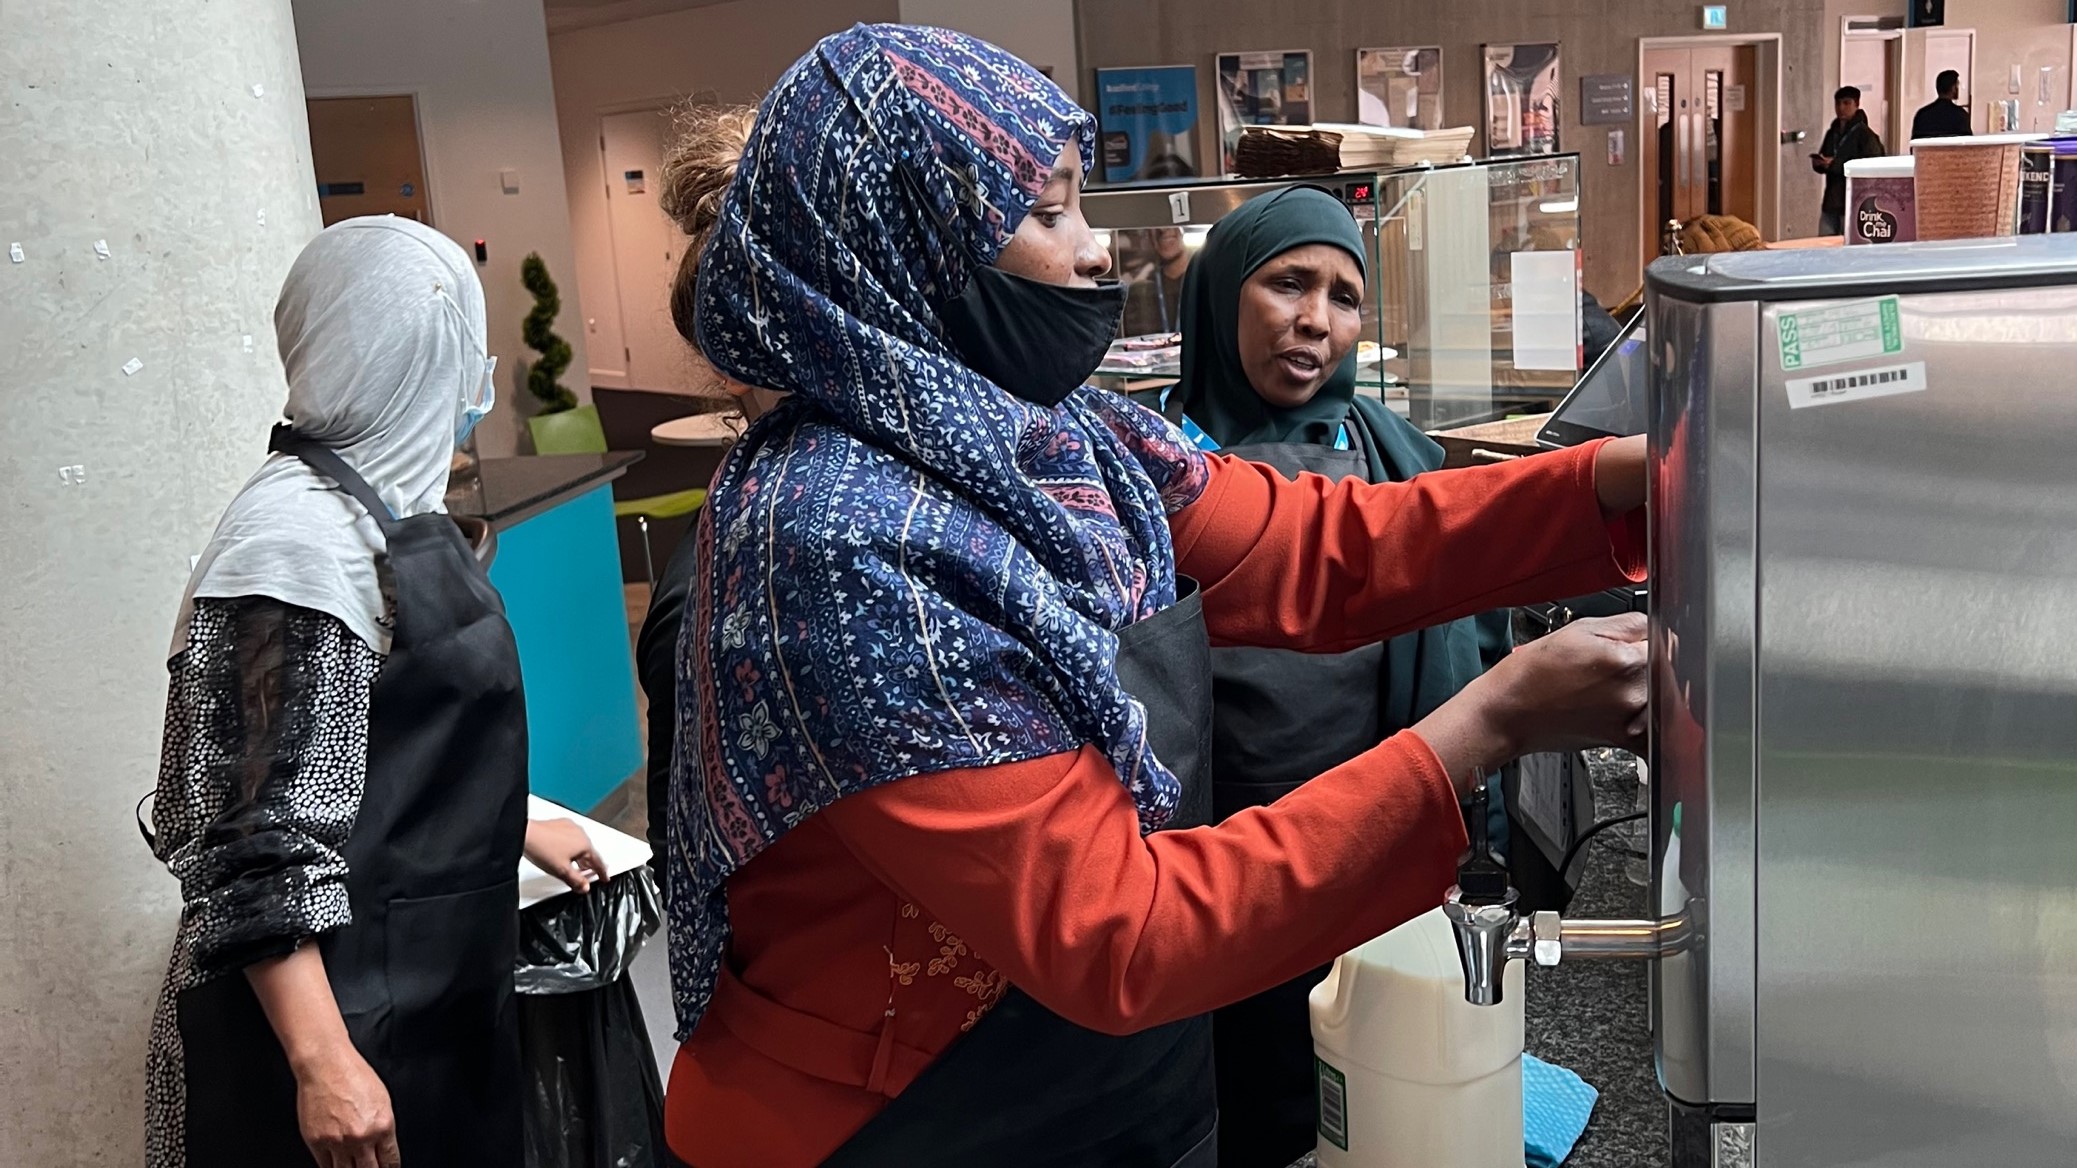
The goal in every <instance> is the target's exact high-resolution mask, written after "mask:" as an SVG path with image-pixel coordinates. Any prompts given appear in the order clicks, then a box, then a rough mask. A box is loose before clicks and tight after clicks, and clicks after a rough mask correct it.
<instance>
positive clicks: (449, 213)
mask: <svg viewBox="0 0 2077 1168" xmlns="http://www.w3.org/2000/svg"><path fill="white" fill-rule="evenodd" d="M295 13H296V39H297V44H298V47H299V49H300V51H301V54H302V62H303V75H304V78H305V80H306V82H307V84H308V86H309V90H310V93H311V94H312V95H314V96H320V97H326V96H348V95H355V94H375V93H382V94H387V93H411V94H415V95H416V96H417V98H418V120H419V129H420V133H421V138H422V141H423V143H424V147H425V155H426V185H427V187H428V188H429V190H430V191H431V194H432V197H433V226H435V227H437V228H439V229H440V230H441V231H442V232H444V233H445V234H447V235H448V236H450V237H452V238H453V239H455V240H457V241H459V242H460V243H461V244H462V246H464V247H470V246H472V245H473V244H474V242H475V241H476V240H477V239H479V238H480V239H483V240H486V241H488V244H489V248H490V253H489V254H490V262H489V263H487V264H485V265H483V266H481V267H479V268H478V269H477V274H478V275H480V276H481V277H482V278H483V291H484V304H485V308H486V311H487V313H488V315H489V323H490V351H491V353H492V354H493V355H495V356H496V357H497V358H498V403H499V408H498V409H497V410H496V411H494V412H493V413H492V414H491V415H490V417H488V418H486V419H484V422H483V425H482V426H481V427H480V428H479V429H478V430H477V435H478V437H477V447H478V449H479V450H480V451H481V452H482V453H484V454H486V455H499V454H510V453H513V452H514V451H515V450H516V449H517V448H518V445H519V434H520V431H521V430H522V429H524V426H525V423H524V421H523V416H524V414H525V413H528V412H531V406H532V399H531V398H530V397H529V396H528V395H527V392H526V379H525V371H526V368H527V366H528V365H530V364H531V363H532V360H533V358H534V356H535V353H534V351H533V350H531V349H529V348H527V347H526V344H525V342H523V341H522V340H521V339H520V334H519V326H520V322H521V321H522V320H524V319H525V317H526V314H527V312H528V311H529V310H531V309H532V308H533V306H534V299H533V296H532V295H531V294H529V293H528V292H527V290H526V289H525V288H523V287H521V286H520V283H519V264H520V261H521V260H523V259H525V258H526V255H527V253H528V252H534V251H537V252H540V253H541V258H542V259H543V260H544V261H546V263H547V265H548V273H549V275H550V276H551V277H553V278H554V279H555V281H556V283H557V284H558V285H559V287H560V289H561V292H562V301H563V307H562V315H561V316H560V317H558V318H557V327H556V331H557V332H559V333H561V334H562V335H563V337H564V338H565V339H566V340H568V341H569V342H570V347H571V348H572V349H574V350H575V353H574V360H572V361H571V363H570V369H569V372H568V373H567V374H565V375H564V379H563V380H564V383H565V384H567V385H568V386H570V388H572V389H574V390H576V391H577V393H578V395H579V396H580V397H583V396H588V394H589V391H590V387H589V385H588V383H587V381H586V379H585V376H584V370H585V338H584V329H583V327H582V322H583V309H582V304H581V300H582V297H581V295H580V289H579V284H578V281H577V279H576V278H575V277H576V253H575V251H574V250H573V249H572V248H571V246H570V207H569V200H568V198H567V196H566V194H565V192H564V189H563V155H562V146H561V143H560V142H558V141H557V139H556V131H555V96H554V93H553V91H552V90H551V88H550V82H549V71H548V27H547V24H546V20H545V18H544V16H543V15H542V10H541V4H540V0H472V2H471V3H469V4H466V5H463V4H453V3H431V2H428V0H352V2H351V3H346V2H343V0H295ZM508 169H509V170H514V171H517V172H518V178H519V191H518V193H517V194H506V193H505V191H504V189H503V185H502V183H501V181H500V179H499V172H500V171H503V170H508Z"/></svg>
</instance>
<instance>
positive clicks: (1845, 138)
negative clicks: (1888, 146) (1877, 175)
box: [1817, 110, 1889, 215]
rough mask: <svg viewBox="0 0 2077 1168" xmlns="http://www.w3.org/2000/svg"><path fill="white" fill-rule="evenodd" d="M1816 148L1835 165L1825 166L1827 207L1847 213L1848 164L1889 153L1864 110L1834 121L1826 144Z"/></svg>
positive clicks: (1825, 207)
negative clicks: (1870, 124) (1872, 127)
mask: <svg viewBox="0 0 2077 1168" xmlns="http://www.w3.org/2000/svg"><path fill="white" fill-rule="evenodd" d="M1817 152H1818V153H1819V154H1822V155H1824V156H1825V157H1826V158H1829V159H1831V160H1832V165H1830V166H1828V167H1826V168H1825V202H1824V209H1825V210H1826V211H1828V212H1830V213H1832V214H1834V215H1844V214H1846V164H1847V163H1849V162H1856V161H1859V160H1860V159H1863V158H1881V157H1882V156H1883V155H1885V154H1888V153H1889V151H1888V150H1885V149H1883V145H1882V139H1881V138H1879V137H1877V136H1876V134H1875V131H1874V130H1873V129H1871V128H1870V127H1869V125H1868V114H1867V112H1866V111H1865V110H1856V111H1854V115H1853V117H1852V118H1851V119H1850V120H1848V119H1841V120H1835V121H1833V123H1832V128H1831V129H1829V130H1827V131H1825V144H1824V145H1823V146H1820V147H1818V151H1817Z"/></svg>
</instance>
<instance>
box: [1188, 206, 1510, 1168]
mask: <svg viewBox="0 0 2077 1168" xmlns="http://www.w3.org/2000/svg"><path fill="white" fill-rule="evenodd" d="M1363 257H1364V246H1363V236H1362V233H1361V232H1360V231H1359V230H1358V228H1357V226H1356V221H1355V219H1354V217H1353V216H1351V215H1350V214H1349V210H1348V208H1347V207H1346V206H1344V205H1343V204H1342V202H1341V201H1340V200H1339V199H1336V198H1335V197H1334V196H1333V195H1330V194H1328V193H1327V192H1326V191H1323V190H1320V189H1318V188H1316V187H1306V186H1294V187H1289V188H1286V189H1284V190H1282V191H1278V192H1276V193H1275V194H1270V195H1263V196H1260V197H1258V198H1255V199H1252V200H1250V201H1248V202H1246V203H1243V204H1242V205H1241V206H1240V207H1238V208H1236V209H1235V210H1233V211H1232V212H1230V213H1228V214H1227V215H1226V216H1225V217H1224V218H1222V219H1221V220H1219V223H1218V225H1217V226H1216V227H1213V228H1212V231H1211V234H1210V236H1208V237H1207V238H1206V240H1205V244H1204V247H1203V248H1202V249H1201V250H1200V251H1199V252H1198V254H1197V259H1196V261H1195V263H1194V264H1193V265H1192V266H1191V269H1190V275H1189V278H1188V279H1187V280H1186V281H1185V283H1184V289H1183V301H1182V309H1183V325H1184V327H1183V368H1182V379H1181V380H1180V381H1179V382H1178V383H1177V384H1176V385H1175V386H1173V387H1171V388H1170V389H1169V390H1167V391H1163V392H1162V393H1161V394H1160V399H1161V400H1159V401H1158V402H1149V403H1148V404H1158V406H1159V408H1161V410H1162V412H1163V413H1165V414H1166V415H1167V416H1168V418H1169V420H1170V421H1172V422H1176V423H1177V424H1179V425H1180V426H1181V427H1182V431H1183V433H1184V434H1185V435H1186V436H1188V437H1189V438H1191V439H1192V440H1193V441H1194V442H1195V443H1196V444H1197V445H1198V446H1199V447H1200V448H1202V449H1204V450H1206V451H1220V452H1223V453H1225V454H1226V455H1228V456H1230V457H1233V458H1243V459H1247V460H1248V461H1250V462H1253V463H1258V464H1261V465H1264V466H1269V467H1272V468H1274V469H1275V470H1276V471H1277V472H1278V473H1279V474H1281V475H1283V476H1284V477H1286V478H1290V479H1295V478H1297V477H1298V475H1299V474H1301V473H1306V472H1311V473H1314V474H1320V475H1325V476H1327V477H1328V478H1331V479H1337V480H1340V479H1347V480H1350V481H1355V482H1366V483H1390V482H1405V481H1406V480H1408V479H1411V478H1413V477H1414V476H1415V475H1418V474H1421V473H1423V472H1426V471H1432V470H1435V469H1436V468H1438V467H1440V466H1441V465H1442V462H1443V450H1442V447H1441V446H1438V445H1437V444H1436V443H1435V441H1434V440H1433V439H1431V438H1429V437H1428V436H1427V435H1425V434H1423V433H1421V432H1420V431H1419V430H1417V429H1415V428H1414V426H1413V425H1412V424H1411V423H1409V422H1407V421H1406V420H1405V419H1404V418H1401V417H1400V416H1399V415H1398V414H1396V413H1394V412H1392V410H1391V409H1390V408H1388V407H1387V406H1386V405H1385V403H1384V402H1383V401H1381V400H1379V399H1377V398H1373V397H1369V396H1365V395H1360V394H1358V393H1357V392H1356V372H1357V369H1356V341H1357V338H1358V337H1359V336H1360V335H1361V333H1362V330H1363V302H1364V298H1365V295H1366V289H1367V287H1368V280H1367V278H1366V276H1365V265H1364V258H1363ZM1509 643H1510V637H1509V629H1508V617H1507V614H1506V613H1504V612H1500V613H1487V614H1485V615H1483V616H1480V617H1477V618H1467V619H1463V620H1457V621H1452V622H1449V623H1447V624H1440V625H1436V626H1434V627H1431V628H1427V629H1422V630H1420V631H1418V632H1410V633H1405V634H1403V635H1401V636H1398V637H1394V638H1392V639H1391V640H1389V641H1385V642H1382V643H1376V644H1368V645H1364V646H1362V647H1360V648H1356V649H1351V650H1350V651H1348V652H1345V653H1335V654H1321V653H1301V652H1294V651H1292V650H1289V649H1270V648H1248V647H1233V648H1224V649H1219V650H1217V651H1215V652H1214V653H1213V655H1212V694H1213V700H1214V708H1213V717H1212V758H1213V760H1214V768H1213V783H1212V802H1213V816H1214V819H1215V821H1218V820H1225V819H1227V818H1229V817H1231V816H1233V815H1234V814H1236V813H1238V812H1240V811H1242V810H1244V809H1246V808H1250V807H1265V806H1268V805H1270V804H1272V803H1274V802H1276V801H1277V800H1278V799H1281V798H1283V797H1284V796H1285V795H1288V794H1290V793H1291V792H1292V791H1295V790H1297V789H1298V787H1299V785H1300V784H1302V783H1304V782H1305V781H1306V780H1308V779H1311V778H1312V777H1313V776H1315V775H1321V774H1326V773H1327V772H1329V771H1331V770H1333V769H1334V768H1336V767H1339V766H1342V765H1344V764H1346V763H1348V762H1350V761H1352V760H1354V759H1356V758H1358V757H1359V756H1361V755H1362V754H1363V753H1364V752H1366V751H1368V750H1370V749H1372V748H1373V747H1375V746H1377V744H1378V743H1380V742H1383V741H1385V740H1387V739H1389V738H1391V737H1392V736H1393V735H1395V734H1397V733H1399V732H1400V731H1402V730H1405V729H1407V728H1408V727H1410V726H1413V725H1415V724H1416V723H1418V722H1419V721H1420V720H1421V719H1422V718H1424V717H1426V716H1428V714H1430V713H1432V712H1433V711H1434V710H1436V709H1437V708H1439V707H1440V706H1441V705H1442V704H1443V703H1444V702H1446V701H1448V700H1449V699H1450V698H1452V697H1455V696H1456V694H1457V693H1458V691H1460V690H1462V689H1463V688H1464V686H1465V685H1467V684H1469V683H1470V682H1471V680H1472V679H1473V678H1476V677H1477V676H1479V675H1480V674H1481V673H1483V672H1485V670H1486V669H1487V668H1488V667H1490V666H1491V665H1492V664H1494V663H1495V662H1497V661H1498V660H1499V659H1500V658H1501V657H1502V656H1505V655H1506V653H1507V650H1508V646H1509ZM1495 785H1496V786H1497V781H1496V783H1495ZM1495 794H1496V801H1495V805H1496V806H1497V791H1496V792H1495ZM1504 822H1505V820H1504V819H1503V820H1502V823H1503V824H1504ZM1326 975H1327V969H1326V968H1325V967H1324V966H1322V967H1319V968H1315V969H1312V970H1309V971H1307V972H1305V973H1302V974H1300V975H1299V976H1298V977H1296V978H1293V979H1292V980H1290V981H1287V982H1285V983H1283V984H1282V985H1279V986H1277V987H1275V988H1273V989H1270V990H1267V991H1265V992H1263V993H1260V994H1256V995H1255V996H1253V997H1250V998H1248V999H1246V1000H1244V1001H1240V1002H1236V1003H1234V1004H1232V1005H1230V1006H1227V1007H1225V1008H1223V1009H1220V1010H1218V1011H1216V1012H1215V1013H1214V1014H1213V1023H1212V1025H1213V1035H1214V1037H1213V1044H1212V1049H1213V1051H1214V1053H1215V1057H1216V1059H1217V1074H1218V1087H1219V1163H1220V1164H1221V1165H1224V1166H1225V1168H1285V1166H1286V1165H1288V1164H1291V1163H1292V1162H1294V1161H1296V1160H1298V1159H1299V1158H1300V1157H1302V1156H1303V1155H1305V1153H1307V1152H1308V1151H1311V1150H1312V1147H1313V1139H1314V1133H1315V1128H1316V1125H1317V1121H1318V1113H1317V1110H1316V1105H1315V1102H1314V1083H1315V1080H1316V1078H1317V1077H1318V1071H1317V1068H1316V1067H1315V1066H1314V1063H1313V1045H1312V1030H1311V1025H1310V1015H1309V1013H1308V1010H1307V1006H1306V997H1307V995H1308V994H1309V993H1310V992H1311V990H1312V987H1313V986H1315V985H1318V984H1319V982H1320V980H1321V979H1322V978H1324V977H1326Z"/></svg>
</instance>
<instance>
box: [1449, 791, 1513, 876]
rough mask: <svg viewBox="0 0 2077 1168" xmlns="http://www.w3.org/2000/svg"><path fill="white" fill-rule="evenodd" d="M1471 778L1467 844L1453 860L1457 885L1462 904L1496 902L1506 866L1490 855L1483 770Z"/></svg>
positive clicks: (1487, 809) (1486, 796)
mask: <svg viewBox="0 0 2077 1168" xmlns="http://www.w3.org/2000/svg"><path fill="white" fill-rule="evenodd" d="M1475 782H1476V785H1475V786H1474V787H1473V788H1472V791H1471V801H1470V804H1469V809H1468V811H1467V812H1466V817H1467V818H1468V819H1469V821H1470V822H1469V823H1467V824H1466V825H1465V826H1466V828H1467V830H1468V834H1469V835H1470V836H1471V846H1470V847H1469V848H1466V849H1465V850H1464V855H1463V856H1462V857H1461V858H1459V859H1458V861H1457V889H1458V891H1459V892H1460V893H1461V894H1462V896H1463V899H1464V903H1466V904H1499V903H1501V902H1502V901H1503V900H1505V899H1506V897H1507V885H1508V880H1507V869H1506V867H1504V866H1503V865H1502V864H1501V863H1500V861H1499V860H1498V859H1496V858H1495V857H1494V855H1493V846H1492V841H1491V839H1490V838H1489V836H1488V833H1487V831H1486V818H1487V816H1488V814H1490V812H1489V804H1488V798H1489V796H1488V794H1487V787H1488V783H1487V779H1486V773H1485V772H1484V771H1479V772H1478V774H1477V776H1476V780H1475Z"/></svg>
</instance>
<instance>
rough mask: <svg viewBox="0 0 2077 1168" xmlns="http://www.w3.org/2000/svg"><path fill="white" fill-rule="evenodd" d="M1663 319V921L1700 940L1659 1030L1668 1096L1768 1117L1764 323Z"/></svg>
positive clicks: (1661, 304) (1655, 782)
mask: <svg viewBox="0 0 2077 1168" xmlns="http://www.w3.org/2000/svg"><path fill="white" fill-rule="evenodd" d="M1650 313H1651V316H1650V318H1649V324H1648V326H1647V327H1648V333H1649V336H1650V338H1651V341H1650V343H1651V345H1652V346H1653V352H1652V361H1653V382H1654V385H1655V386H1656V388H1657V392H1655V393H1654V395H1653V398H1654V401H1653V410H1652V420H1651V438H1650V442H1651V450H1652V465H1653V467H1654V473H1655V475H1656V477H1655V479H1654V481H1653V484H1652V498H1653V508H1652V558H1653V562H1652V569H1651V573H1652V587H1653V590H1654V597H1653V613H1652V656H1653V675H1652V695H1651V700H1652V717H1653V728H1654V732H1653V735H1652V755H1651V758H1650V762H1651V776H1652V794H1653V799H1654V807H1653V810H1652V819H1651V822H1652V829H1653V856H1654V863H1653V871H1654V875H1653V881H1652V889H1651V896H1652V903H1653V905H1654V906H1656V908H1657V910H1658V913H1659V915H1660V917H1661V919H1663V920H1683V921H1684V922H1685V925H1686V928H1685V935H1686V941H1685V943H1684V944H1683V945H1681V946H1680V947H1678V948H1677V949H1676V951H1674V952H1672V953H1670V954H1669V955H1667V956H1665V957H1663V958H1662V959H1661V960H1660V961H1658V962H1656V963H1654V966H1653V973H1652V990H1653V992H1652V1004H1653V1011H1652V1026H1653V1032H1654V1035H1655V1038H1656V1045H1657V1048H1658V1059H1659V1081H1660V1083H1661V1085H1662V1086H1663V1087H1664V1088H1665V1090H1666V1093H1667V1094H1668V1095H1669V1096H1671V1097H1672V1098H1674V1099H1675V1100H1678V1101H1680V1102H1682V1103H1686V1104H1689V1105H1691V1106H1694V1107H1698V1108H1702V1109H1704V1110H1705V1112H1716V1111H1719V1110H1729V1111H1731V1112H1733V1113H1737V1114H1740V1115H1742V1114H1749V1113H1750V1107H1751V1104H1752V1102H1753V964H1754V954H1753V913H1754V906H1753V814H1754V812H1753V770H1754V768H1753V745H1752V734H1753V717H1754V704H1753V685H1754V680H1753V657H1754V654H1753V646H1754V629H1755V624H1754V615H1753V604H1754V598H1755V596H1756V585H1755V578H1754V565H1755V555H1754V538H1755V524H1754V490H1755V487H1754V467H1755V459H1754V441H1755V436H1754V407H1753V394H1754V389H1755V383H1756V380H1757V376H1758V372H1757V368H1756V366H1755V364H1754V362H1753V353H1752V343H1751V337H1752V335H1753V332H1754V330H1755V328H1756V327H1757V323H1756V322H1757V315H1758V311H1757V306H1756V305H1754V304H1753V303H1751V302H1744V303H1729V304H1720V305H1705V304H1701V303H1695V302H1690V301H1683V300H1678V299H1672V298H1669V297H1665V296H1659V295H1656V294H1655V295H1654V296H1653V297H1652V300H1651V305H1650ZM1676 809H1677V810H1676ZM1676 821H1677V822H1678V823H1679V825H1680V828H1679V842H1678V845H1677V847H1676V846H1675V845H1674V844H1673V843H1672V833H1673V824H1674V823H1675V822H1676ZM1669 857H1676V858H1674V859H1673V860H1672V862H1670V863H1669Z"/></svg>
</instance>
